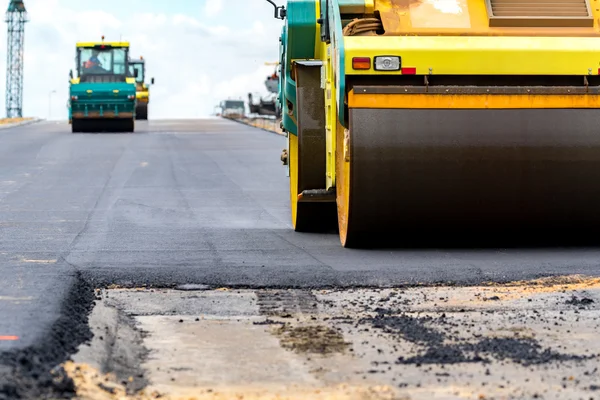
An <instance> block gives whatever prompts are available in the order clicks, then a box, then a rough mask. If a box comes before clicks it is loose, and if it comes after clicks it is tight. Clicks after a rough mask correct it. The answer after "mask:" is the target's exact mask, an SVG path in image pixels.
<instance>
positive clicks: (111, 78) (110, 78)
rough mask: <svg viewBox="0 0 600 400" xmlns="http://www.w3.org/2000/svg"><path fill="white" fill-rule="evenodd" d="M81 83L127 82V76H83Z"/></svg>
mask: <svg viewBox="0 0 600 400" xmlns="http://www.w3.org/2000/svg"><path fill="white" fill-rule="evenodd" d="M81 82H87V83H116V82H125V76H122V75H82V76H81Z"/></svg>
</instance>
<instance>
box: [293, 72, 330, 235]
mask: <svg viewBox="0 0 600 400" xmlns="http://www.w3.org/2000/svg"><path fill="white" fill-rule="evenodd" d="M322 65H323V63H322V62H320V61H315V60H313V61H297V62H294V64H293V75H294V78H295V82H296V104H297V105H298V113H297V127H298V130H297V135H296V138H292V139H293V140H292V141H291V143H294V144H297V147H296V148H295V149H292V148H290V149H289V150H288V153H289V163H290V164H292V163H294V167H291V168H290V174H291V175H293V174H295V175H296V176H290V185H291V187H290V196H291V199H290V200H291V202H292V207H295V221H292V222H293V224H294V229H295V230H296V231H299V232H321V231H327V230H332V229H335V228H336V222H337V221H336V209H335V191H334V190H327V188H326V180H325V175H326V138H325V110H324V104H325V99H324V92H323V90H322V89H321V85H320V83H321V67H322ZM294 144H292V145H294ZM294 158H297V160H295V159H294ZM292 218H294V216H292Z"/></svg>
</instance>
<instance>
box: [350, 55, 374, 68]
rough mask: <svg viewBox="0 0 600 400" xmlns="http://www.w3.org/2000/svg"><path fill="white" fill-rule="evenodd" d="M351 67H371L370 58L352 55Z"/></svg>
mask: <svg viewBox="0 0 600 400" xmlns="http://www.w3.org/2000/svg"><path fill="white" fill-rule="evenodd" d="M352 68H353V69H371V59H370V58H369V57H354V58H353V59H352Z"/></svg>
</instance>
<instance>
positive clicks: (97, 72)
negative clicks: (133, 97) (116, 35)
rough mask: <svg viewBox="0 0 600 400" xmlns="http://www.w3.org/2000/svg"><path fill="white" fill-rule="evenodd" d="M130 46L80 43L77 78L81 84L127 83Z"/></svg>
mask: <svg viewBox="0 0 600 400" xmlns="http://www.w3.org/2000/svg"><path fill="white" fill-rule="evenodd" d="M128 53H129V45H127V44H125V43H104V42H102V43H78V44H77V56H76V60H77V76H78V77H79V78H80V82H94V81H98V80H101V81H107V78H108V77H111V78H112V79H110V80H111V81H115V82H117V81H121V82H125V79H126V77H127V70H128V62H127V59H128Z"/></svg>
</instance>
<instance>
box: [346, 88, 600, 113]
mask: <svg viewBox="0 0 600 400" xmlns="http://www.w3.org/2000/svg"><path fill="white" fill-rule="evenodd" d="M348 107H350V108H388V109H391V108H394V109H397V108H403V109H458V108H461V109H488V108H491V109H523V108H600V95H590V94H581V95H580V94H572V95H548V94H546V95H539V94H535V95H505V94H372V93H369V94H362V93H354V90H351V91H350V92H349V93H348Z"/></svg>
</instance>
